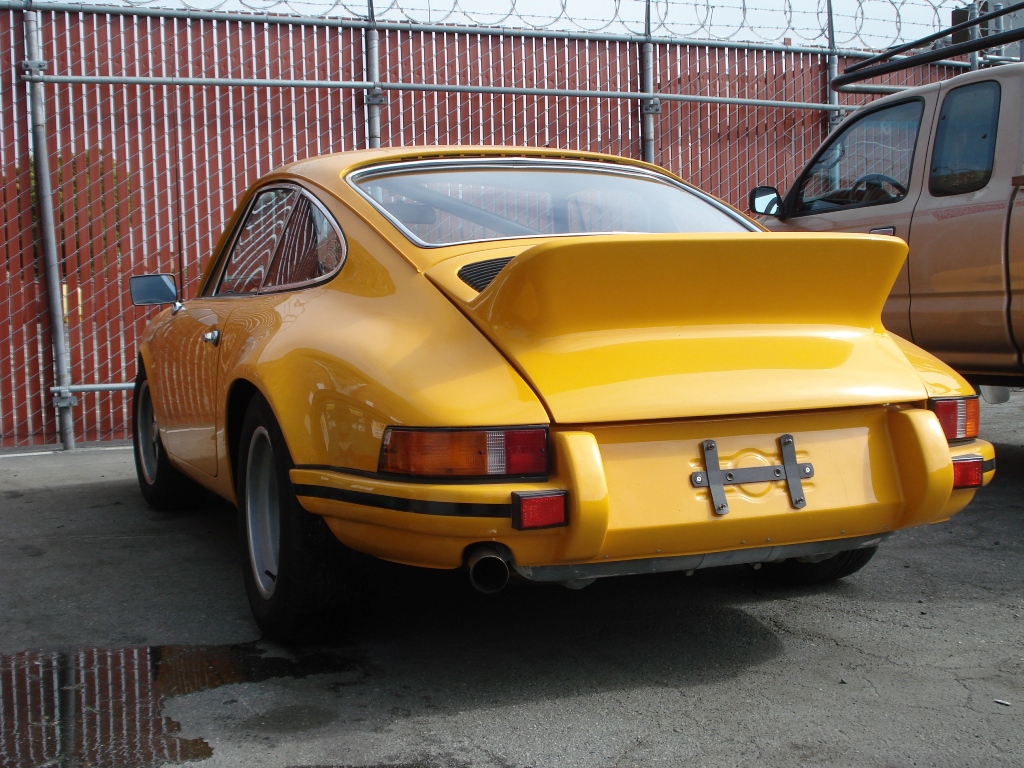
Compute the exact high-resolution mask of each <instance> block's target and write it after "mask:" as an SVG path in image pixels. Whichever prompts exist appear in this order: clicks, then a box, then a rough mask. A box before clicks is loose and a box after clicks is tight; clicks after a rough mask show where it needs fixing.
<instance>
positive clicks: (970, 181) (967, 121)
mask: <svg viewBox="0 0 1024 768" xmlns="http://www.w3.org/2000/svg"><path fill="white" fill-rule="evenodd" d="M999 97H1000V91H999V83H997V82H995V81H992V80H989V81H986V82H984V83H974V84H972V85H964V86H961V87H960V88H956V89H954V90H952V91H950V92H949V95H948V96H946V98H945V100H944V101H943V102H942V111H941V112H940V113H939V127H938V128H937V129H936V131H935V150H934V151H933V152H932V163H931V171H930V173H929V175H928V191H929V192H931V194H932V195H933V196H934V197H947V196H949V195H962V194H965V193H967V192H977V191H978V190H979V189H982V188H983V187H984V186H985V185H986V184H988V182H989V179H991V178H992V161H993V158H994V157H995V153H996V126H997V125H998V124H999Z"/></svg>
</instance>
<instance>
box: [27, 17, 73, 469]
mask: <svg viewBox="0 0 1024 768" xmlns="http://www.w3.org/2000/svg"><path fill="white" fill-rule="evenodd" d="M25 53H26V54H27V55H28V61H25V62H22V67H23V68H24V69H25V70H27V71H29V72H39V71H42V70H43V69H45V68H46V62H45V61H43V59H42V55H41V53H40V49H39V21H38V18H37V15H36V12H35V11H25ZM45 98H46V94H45V93H44V90H43V84H42V83H39V82H32V83H31V84H30V85H29V103H30V106H31V115H32V158H33V160H34V164H35V173H36V203H37V204H38V206H39V229H40V234H41V236H42V240H43V258H44V259H45V261H46V294H47V300H48V303H49V305H50V332H51V335H52V336H53V362H54V368H55V369H56V374H57V386H58V387H59V391H58V393H57V395H56V397H54V399H53V402H54V405H55V406H56V407H57V422H58V424H59V425H60V441H61V443H62V444H63V445H64V450H66V451H70V450H73V449H74V447H75V426H74V420H73V417H72V414H71V406H72V405H74V404H75V403H76V402H77V400H76V398H75V397H73V396H72V394H71V389H70V387H71V357H70V355H69V354H68V344H67V327H66V325H65V323H64V300H63V295H62V292H61V274H60V264H59V263H58V261H57V236H56V228H55V226H54V219H53V189H52V188H51V186H50V160H49V157H47V154H46V101H45Z"/></svg>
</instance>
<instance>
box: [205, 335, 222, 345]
mask: <svg viewBox="0 0 1024 768" xmlns="http://www.w3.org/2000/svg"><path fill="white" fill-rule="evenodd" d="M203 341H205V342H206V343H207V344H213V346H215V347H216V346H217V344H219V343H220V331H207V332H206V333H204V334H203Z"/></svg>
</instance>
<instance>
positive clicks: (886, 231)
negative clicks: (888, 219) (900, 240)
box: [868, 227, 896, 235]
mask: <svg viewBox="0 0 1024 768" xmlns="http://www.w3.org/2000/svg"><path fill="white" fill-rule="evenodd" d="M868 234H869V235H895V234H896V227H878V228H877V229H872V230H871V231H870V232H868Z"/></svg>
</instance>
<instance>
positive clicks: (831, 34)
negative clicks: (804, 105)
mask: <svg viewBox="0 0 1024 768" xmlns="http://www.w3.org/2000/svg"><path fill="white" fill-rule="evenodd" d="M826 12H827V13H828V83H827V84H826V86H825V92H826V93H827V94H828V103H829V104H831V105H832V106H835V107H838V106H839V93H838V92H837V91H835V90H833V89H832V87H831V85H832V80H833V78H836V77H838V76H839V56H838V55H837V54H836V27H835V17H834V16H833V12H832V0H828V5H827V6H826ZM842 119H843V115H842V113H841V112H839V111H838V110H836V111H835V112H830V113H829V115H828V132H829V133H832V131H834V130H835V129H836V126H838V125H839V123H840V122H842Z"/></svg>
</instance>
